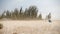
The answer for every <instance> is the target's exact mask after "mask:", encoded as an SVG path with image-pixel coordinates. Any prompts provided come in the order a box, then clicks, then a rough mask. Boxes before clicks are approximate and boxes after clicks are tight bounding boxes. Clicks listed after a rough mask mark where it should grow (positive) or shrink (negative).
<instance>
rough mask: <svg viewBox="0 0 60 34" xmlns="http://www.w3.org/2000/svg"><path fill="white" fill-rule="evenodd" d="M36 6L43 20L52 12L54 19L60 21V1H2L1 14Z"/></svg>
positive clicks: (0, 0) (0, 1)
mask: <svg viewBox="0 0 60 34" xmlns="http://www.w3.org/2000/svg"><path fill="white" fill-rule="evenodd" d="M31 5H36V6H37V8H38V10H39V13H42V15H43V18H45V16H46V15H47V14H48V13H49V12H51V14H52V19H60V0H0V13H2V12H3V11H4V10H13V9H15V8H18V9H20V8H21V7H22V8H23V9H25V8H28V7H29V6H31Z"/></svg>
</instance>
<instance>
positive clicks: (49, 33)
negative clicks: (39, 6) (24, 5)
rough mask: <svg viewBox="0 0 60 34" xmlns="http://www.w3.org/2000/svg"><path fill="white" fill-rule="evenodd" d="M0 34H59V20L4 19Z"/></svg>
mask: <svg viewBox="0 0 60 34" xmlns="http://www.w3.org/2000/svg"><path fill="white" fill-rule="evenodd" d="M0 23H2V24H3V29H0V34H60V20H54V21H52V22H51V23H49V22H48V21H45V20H26V21H24V20H4V21H0Z"/></svg>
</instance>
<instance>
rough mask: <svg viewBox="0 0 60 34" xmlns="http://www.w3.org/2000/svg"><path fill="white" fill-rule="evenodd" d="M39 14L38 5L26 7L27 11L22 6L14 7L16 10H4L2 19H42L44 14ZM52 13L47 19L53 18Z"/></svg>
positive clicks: (0, 17)
mask: <svg viewBox="0 0 60 34" xmlns="http://www.w3.org/2000/svg"><path fill="white" fill-rule="evenodd" d="M37 14H38V9H37V7H36V6H30V7H29V8H26V9H25V11H24V10H23V9H22V7H21V8H20V10H18V9H17V8H15V9H14V11H9V10H7V11H4V12H3V13H2V15H1V16H0V19H3V18H7V19H41V20H42V14H39V16H38V17H37ZM50 14H51V13H49V15H47V19H50V18H51V15H50Z"/></svg>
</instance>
